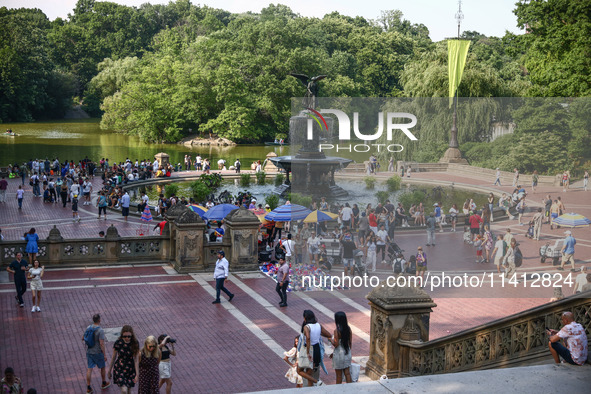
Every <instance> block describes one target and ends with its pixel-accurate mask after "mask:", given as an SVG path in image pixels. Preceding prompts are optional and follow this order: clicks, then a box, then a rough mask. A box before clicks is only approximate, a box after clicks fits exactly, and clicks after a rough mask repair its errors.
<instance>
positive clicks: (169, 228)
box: [162, 204, 189, 261]
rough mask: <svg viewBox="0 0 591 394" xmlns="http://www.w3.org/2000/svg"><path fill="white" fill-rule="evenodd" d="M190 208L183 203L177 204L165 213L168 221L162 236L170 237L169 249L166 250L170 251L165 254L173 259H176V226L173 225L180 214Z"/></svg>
mask: <svg viewBox="0 0 591 394" xmlns="http://www.w3.org/2000/svg"><path fill="white" fill-rule="evenodd" d="M188 210H189V208H187V207H186V206H185V205H183V204H175V205H173V206H172V207H170V209H168V210H167V211H166V214H165V215H164V217H165V218H166V222H167V223H166V224H165V225H164V230H163V231H162V236H164V237H169V239H170V242H169V249H168V251H166V252H168V253H166V252H165V256H168V258H169V259H170V260H171V261H174V260H175V259H176V227H175V226H173V223H174V221H175V220H176V219H177V218H178V217H179V216H181V215H182V214H183V213H185V212H186V211H188Z"/></svg>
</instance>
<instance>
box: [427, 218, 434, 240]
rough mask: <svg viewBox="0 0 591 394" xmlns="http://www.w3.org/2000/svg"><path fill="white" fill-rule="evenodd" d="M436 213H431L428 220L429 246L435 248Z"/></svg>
mask: <svg viewBox="0 0 591 394" xmlns="http://www.w3.org/2000/svg"><path fill="white" fill-rule="evenodd" d="M435 223H436V219H435V213H433V212H431V213H430V214H429V217H428V218H427V246H435Z"/></svg>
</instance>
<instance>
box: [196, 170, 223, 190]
mask: <svg viewBox="0 0 591 394" xmlns="http://www.w3.org/2000/svg"><path fill="white" fill-rule="evenodd" d="M199 179H200V180H201V182H203V183H204V184H205V185H206V186H207V187H209V188H210V189H212V190H213V189H217V188H218V187H220V185H221V184H222V181H223V178H222V176H221V175H220V174H201V176H200V177H199Z"/></svg>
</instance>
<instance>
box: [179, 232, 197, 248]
mask: <svg viewBox="0 0 591 394" xmlns="http://www.w3.org/2000/svg"><path fill="white" fill-rule="evenodd" d="M183 241H184V243H185V247H186V249H187V250H190V251H191V252H193V251H194V250H195V249H197V246H198V242H199V234H198V233H197V231H189V232H188V233H187V234H186V235H185V238H184V240H183Z"/></svg>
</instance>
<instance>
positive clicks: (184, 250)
mask: <svg viewBox="0 0 591 394" xmlns="http://www.w3.org/2000/svg"><path fill="white" fill-rule="evenodd" d="M204 231H205V222H204V221H203V219H201V217H199V215H197V214H196V213H195V212H193V211H191V210H189V209H187V210H185V211H184V212H183V213H182V214H181V215H180V216H179V217H178V218H176V219H175V221H174V222H173V224H172V229H171V233H172V234H175V241H176V242H175V251H174V260H173V262H174V269H175V270H177V272H179V273H182V274H186V273H188V272H195V271H203V270H204V268H205V267H204V265H203V257H202V255H203V233H204Z"/></svg>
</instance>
